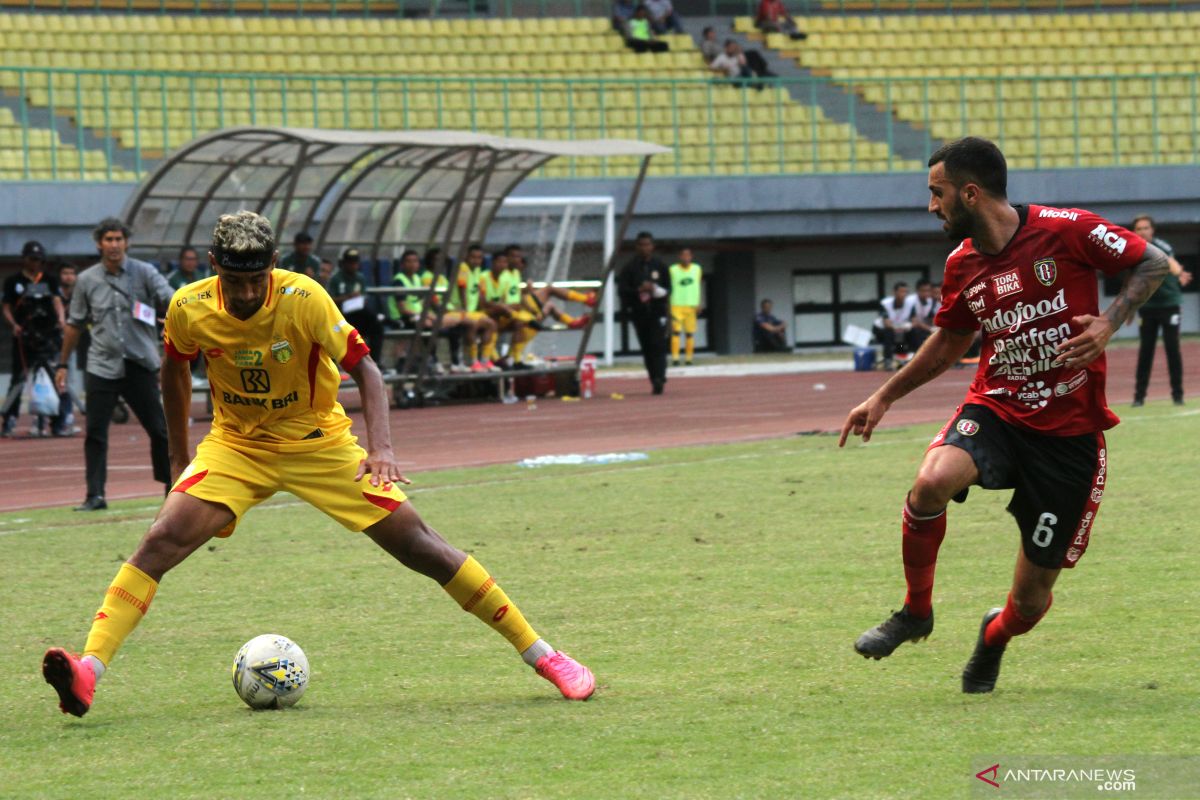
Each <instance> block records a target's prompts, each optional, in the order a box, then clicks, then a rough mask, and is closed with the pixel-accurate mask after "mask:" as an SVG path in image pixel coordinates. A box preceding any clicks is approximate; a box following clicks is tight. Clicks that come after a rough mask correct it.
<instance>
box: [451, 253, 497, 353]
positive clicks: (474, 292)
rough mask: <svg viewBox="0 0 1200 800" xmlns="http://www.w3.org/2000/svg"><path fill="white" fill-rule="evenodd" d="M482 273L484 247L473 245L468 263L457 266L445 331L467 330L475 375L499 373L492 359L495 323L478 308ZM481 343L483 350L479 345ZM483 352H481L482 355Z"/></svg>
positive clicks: (468, 255)
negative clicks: (456, 328) (450, 326)
mask: <svg viewBox="0 0 1200 800" xmlns="http://www.w3.org/2000/svg"><path fill="white" fill-rule="evenodd" d="M482 272H483V248H482V247H480V246H479V245H477V244H476V245H471V246H470V247H469V248H468V249H467V260H466V261H464V262H462V263H461V264H459V265H458V276H457V278H456V280H455V285H454V286H453V287H452V288H451V291H450V301H449V302H448V303H447V304H446V314H445V316H444V317H443V328H445V327H446V326H447V325H453V326H458V325H463V326H465V328H466V342H467V362H468V363H469V364H470V370H471V371H472V372H498V371H499V367H497V366H496V365H495V363H493V361H492V359H493V358H494V357H495V353H496V323H495V321H494V320H492V318H491V317H490V316H489V315H488V314H487V312H485V311H481V310H480V309H479V277H480V275H481V274H482ZM481 341H482V347H481V345H480V342H481ZM481 350H482V352H481Z"/></svg>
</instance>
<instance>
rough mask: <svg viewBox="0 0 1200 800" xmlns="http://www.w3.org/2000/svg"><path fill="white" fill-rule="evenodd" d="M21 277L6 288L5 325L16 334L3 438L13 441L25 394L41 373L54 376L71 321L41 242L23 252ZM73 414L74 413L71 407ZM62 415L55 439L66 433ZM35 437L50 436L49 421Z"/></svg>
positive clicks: (36, 429)
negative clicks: (66, 326)
mask: <svg viewBox="0 0 1200 800" xmlns="http://www.w3.org/2000/svg"><path fill="white" fill-rule="evenodd" d="M21 259H22V263H21V271H20V272H18V273H17V274H16V275H13V276H11V277H9V278H8V280H6V281H5V282H4V300H3V313H4V321H5V322H7V323H8V325H9V327H10V328H12V334H13V344H12V370H13V372H12V381H11V383H10V384H9V389H8V395H7V397H5V399H4V421H3V425H2V427H0V435H3V436H12V435H13V432H14V431H15V430H16V426H17V418H18V417H19V416H20V414H21V394H22V392H23V391H24V389H25V383H26V381H28V380H35V379H36V378H37V374H38V371H39V370H43V371H45V372H46V374H47V375H53V374H54V365H55V363H56V362H57V360H58V352H59V349H60V348H61V347H62V335H63V327H64V324H65V315H64V312H63V302H62V297H61V296H60V295H59V286H58V279H57V278H55V277H54V276H53V275H47V274H46V273H45V271H44V270H45V266H46V249H45V248H44V247H42V245H41V243H40V242H26V243H25V246H24V247H23V248H21ZM67 410H68V411H69V410H70V406H69V405H68V407H67ZM62 420H63V415H62V414H61V412H60V413H59V415H58V416H57V417H55V420H54V426H53V432H54V434H55V435H60V436H61V435H69V433H64V428H63V423H62ZM32 433H33V435H34V436H45V435H46V417H45V416H42V415H39V416H38V417H37V422H36V424H35V426H34V428H33V430H32Z"/></svg>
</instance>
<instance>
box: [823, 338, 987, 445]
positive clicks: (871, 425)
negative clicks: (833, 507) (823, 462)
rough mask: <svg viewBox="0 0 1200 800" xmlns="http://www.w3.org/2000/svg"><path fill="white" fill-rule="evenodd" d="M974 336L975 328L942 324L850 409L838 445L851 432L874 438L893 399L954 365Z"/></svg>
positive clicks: (864, 437)
mask: <svg viewBox="0 0 1200 800" xmlns="http://www.w3.org/2000/svg"><path fill="white" fill-rule="evenodd" d="M974 340H975V331H974V330H961V331H959V330H950V329H948V328H938V329H937V330H936V331H934V332H933V335H932V336H930V337H929V338H928V339H927V340H925V344H923V345H921V349H920V350H918V351H917V354H916V355H915V356H913V357H912V361H909V362H908V363H907V364H906V365H904V368H903V369H901V370H900V371H899V372H897V373H896V374H895V375H893V376H892V377H891V379H890V380H888V382H887V383H885V384H884V385H883V386H880V387H879V388H878V389H877V390H876V391H875V394H873V395H871V396H870V397H868V398H867V399H866V401H864V402H863V403H862V404H861V405H859V406H857V407H856V408H854V410H852V411H851V412H850V414H849V416H847V417H846V423H845V424H844V425H842V436H841V438H840V439H838V447H842V446H843V445H845V444H846V438H847V437H848V436H849V435H850V434H851V432H853V433H854V435H855V436H862V437H863V441H864V442H869V441H871V431H873V430H875V426H876V425H878V424H879V420H881V419H883V415H884V414H886V413H887V410H888V409H889V408H891V407H892V403H894V402H896V401H897V400H899V399H900V398H901V397H904V396H905V395H906V394H908V393H909V392H912V391H914V390H915V389H918V388H920V387H922V386H924V385H925V384H927V383H929V382H930V381H931V380H933V379H934V378H936V377H937V376H938V375H941V374H942V373H943V372H945V371H946V370H948V369H950V367H951V366H953V365H954V364H956V363H957V362H958V360H959V359H960V358H962V357H963V353H965V352H967V350H969V349H971V342H973V341H974Z"/></svg>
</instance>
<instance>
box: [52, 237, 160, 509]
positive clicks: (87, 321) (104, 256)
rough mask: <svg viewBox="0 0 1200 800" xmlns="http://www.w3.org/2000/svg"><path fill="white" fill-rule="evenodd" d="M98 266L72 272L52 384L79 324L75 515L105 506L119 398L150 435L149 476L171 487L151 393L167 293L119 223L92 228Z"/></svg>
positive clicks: (63, 371) (63, 370) (61, 374)
mask: <svg viewBox="0 0 1200 800" xmlns="http://www.w3.org/2000/svg"><path fill="white" fill-rule="evenodd" d="M92 238H93V239H95V240H96V248H97V249H98V250H99V251H100V263H98V264H93V265H92V266H90V267H88V268H87V269H85V270H84V271H83V272H82V273H80V275H79V279H78V280H77V281H76V282H75V291H74V293H73V294H72V295H71V305H70V308H69V310H68V312H67V330H66V335H65V336H64V337H63V349H62V357H61V358H60V359H59V365H58V369H57V371H56V374H55V382H56V383H58V385H59V387H58V388H59V391H60V392H61V391H63V389H64V388H65V384H66V379H67V367H66V365H67V363H68V362H69V360H70V357H71V352H72V351H73V350H74V349H75V345H76V344H77V343H78V342H79V336H80V334H81V333H82V332H83V330H84V328H85V326H87V325H91V346H90V347H89V349H88V358H87V375H86V378H85V384H84V385H85V387H86V389H87V439H86V440H85V441H84V447H83V452H84V456H85V459H86V462H87V497H86V499H85V500H84V501H83V505H81V506H79V507H77V508H76V509H75V510H76V511H97V510H99V509H102V508H107V507H108V504H107V503H106V502H105V500H104V484H105V481H106V480H107V477H108V426H109V424H110V423H111V422H112V413H113V409H114V408H115V407H116V405H117V401H118V399H119V398H121V397H124V398H125V402H126V403H128V404H129V407H130V408H131V409H132V410H133V413H134V414H135V415H136V416H137V418H138V422H140V423H142V427H143V428H144V429H145V430H146V433H147V434H148V435H149V436H150V461H151V463H152V465H153V468H154V479H155V480H156V481H162V482H163V483H164V484H167V486H168V487H169V486H170V483H171V470H170V463H169V461H168V459H167V423H166V419H165V418H164V417H163V408H162V399H161V397H160V395H159V388H158V368H159V366H160V364H161V358H160V355H159V352H160V347H159V334H158V317H159V316H160V315H159V309H163V308H166V306H167V304H168V303H169V302H170V300H171V295H172V294H174V292H173V291H172V290H171V286H170V284H168V283H167V279H166V278H164V277H163V276H162V274H161V273H160V272H159V271H158V270H157V269H155V268H154V266H153V265H151V264H147V263H146V262H145V261H138V260H136V259H133V258H129V257H128V256H127V255H126V254H125V251H126V249H127V248H128V247H129V229H128V228H126V227H125V224H124V223H123V222H121V220H119V219H115V218H112V217H110V218H108V219H105V220H103V221H101V222H100V224H99V225H97V226H96V229H95V230H94V231H92Z"/></svg>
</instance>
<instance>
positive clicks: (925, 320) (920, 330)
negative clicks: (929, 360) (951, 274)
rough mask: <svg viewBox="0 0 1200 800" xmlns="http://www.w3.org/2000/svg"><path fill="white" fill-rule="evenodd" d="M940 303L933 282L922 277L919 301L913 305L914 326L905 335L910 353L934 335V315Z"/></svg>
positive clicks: (919, 286) (919, 284) (918, 293)
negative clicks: (935, 295) (934, 292)
mask: <svg viewBox="0 0 1200 800" xmlns="http://www.w3.org/2000/svg"><path fill="white" fill-rule="evenodd" d="M939 305H940V304H939V303H938V301H937V300H936V299H935V298H934V296H933V284H932V283H930V282H929V281H928V280H926V279H924V278H922V279H921V280H919V281H917V301H916V303H914V305H913V316H912V328H910V329H909V331H908V334H907V335H906V336H905V344H906V346H907V347H908V351H909V352H910V353H915V352H917V351H918V350H920V349H921V345H923V344H925V340H926V339H928V338H929V337H930V336H932V335H933V328H934V325H933V315H934V314H936V313H937V310H938V306H939Z"/></svg>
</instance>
